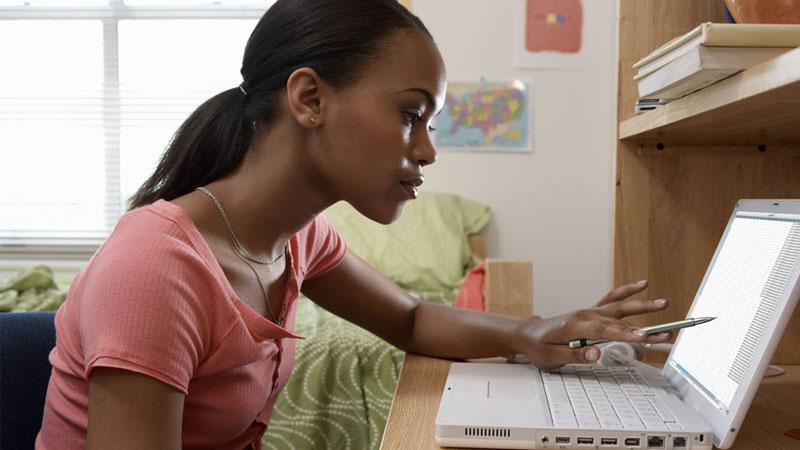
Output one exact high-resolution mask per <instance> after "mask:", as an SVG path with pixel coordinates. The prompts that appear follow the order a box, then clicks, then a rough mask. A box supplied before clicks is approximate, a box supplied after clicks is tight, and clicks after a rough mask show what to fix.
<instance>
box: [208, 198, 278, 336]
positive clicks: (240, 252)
mask: <svg viewBox="0 0 800 450" xmlns="http://www.w3.org/2000/svg"><path fill="white" fill-rule="evenodd" d="M197 190H198V191H201V192H203V193H204V194H206V195H207V196H208V197H209V198H210V199H211V200H212V201H213V202H214V206H216V208H217V211H219V215H220V216H222V221H223V222H225V229H226V230H227V231H228V236H229V237H230V238H231V242H232V243H233V252H234V253H236V256H238V257H239V259H241V260H242V261H243V262H244V263H245V264H247V267H249V268H250V270H252V271H253V274H254V275H255V276H256V280H258V286H259V287H260V288H261V293H262V294H263V296H264V303H266V304H267V309H268V310H269V315H270V317H271V320H272V321H273V322H275V323H276V324H279V325H280V324H281V322H283V317H284V316H283V312H284V311H283V308H282V307H281V311H280V315H278V316H277V318H276V316H275V313H274V312H272V305H271V304H270V302H269V295H268V294H267V289H266V287H264V283H263V282H262V281H261V276H259V275H258V271H257V270H256V268H255V267H254V266H253V264H252V263H251V261H252V262H254V263H256V264H262V265H269V264H275V263H276V262H278V261H280V259H281V258H283V256H284V255H286V250H287V247H286V246H284V248H283V253H281V254H280V255H278V257H276V258H275V259H274V260H272V261H259V260H257V259H255V258H253V257H252V256H250V254H249V253H247V250H245V248H244V246H243V245H242V244H241V242H239V239H238V238H237V237H236V234H235V233H234V232H233V227H232V226H231V223H230V221H229V220H228V215H227V214H225V210H224V209H222V204H221V203H220V202H219V200H217V197H215V196H214V194H212V193H211V191H209V190H208V188H206V187H205V186H200V187H198V188H197Z"/></svg>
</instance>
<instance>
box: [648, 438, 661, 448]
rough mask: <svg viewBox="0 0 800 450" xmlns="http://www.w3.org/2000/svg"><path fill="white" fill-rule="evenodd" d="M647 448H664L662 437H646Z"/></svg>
mask: <svg viewBox="0 0 800 450" xmlns="http://www.w3.org/2000/svg"><path fill="white" fill-rule="evenodd" d="M647 448H664V436H647Z"/></svg>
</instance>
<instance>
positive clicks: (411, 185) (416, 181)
mask: <svg viewBox="0 0 800 450" xmlns="http://www.w3.org/2000/svg"><path fill="white" fill-rule="evenodd" d="M424 182H425V179H424V178H422V177H416V178H410V179H407V180H403V181H401V182H400V184H401V185H403V188H404V189H405V190H406V192H407V193H408V196H409V197H410V198H411V199H415V198H417V196H418V195H419V190H418V189H417V188H419V187H420V186H421V185H422V183H424Z"/></svg>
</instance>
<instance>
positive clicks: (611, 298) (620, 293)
mask: <svg viewBox="0 0 800 450" xmlns="http://www.w3.org/2000/svg"><path fill="white" fill-rule="evenodd" d="M646 288H647V280H641V281H637V282H636V283H631V284H626V285H625V286H620V287H618V288H616V289H614V290H613V291H611V292H609V293H608V294H606V296H605V297H603V299H602V300H600V302H599V303H598V304H597V306H603V305H607V304H609V303H612V302H618V301H620V300H622V299H625V298H628V297H630V296H631V295H633V294H636V293H639V292H642V291H643V290H645V289H646Z"/></svg>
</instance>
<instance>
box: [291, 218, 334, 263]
mask: <svg viewBox="0 0 800 450" xmlns="http://www.w3.org/2000/svg"><path fill="white" fill-rule="evenodd" d="M292 240H293V247H294V248H293V250H294V255H295V257H296V258H297V265H298V266H299V269H300V271H301V272H302V274H303V275H304V276H305V277H306V278H312V277H315V276H319V275H322V274H323V273H326V272H328V271H330V270H332V269H333V268H334V267H336V266H337V265H338V264H339V263H340V262H341V261H342V259H343V258H344V255H345V253H346V251H347V246H346V244H345V241H344V239H343V238H342V237H341V235H339V233H338V232H337V231H336V229H335V228H334V227H333V225H331V223H330V222H329V221H328V219H327V218H326V217H325V216H324V215H323V214H319V215H317V216H316V217H314V219H313V220H311V222H309V223H308V224H307V225H306V226H305V227H303V228H302V229H301V230H300V231H298V232H297V233H296V234H295V235H294V236H293V237H292Z"/></svg>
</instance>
